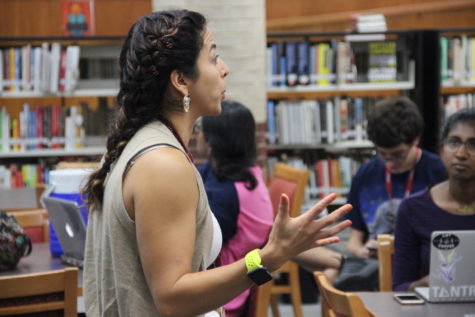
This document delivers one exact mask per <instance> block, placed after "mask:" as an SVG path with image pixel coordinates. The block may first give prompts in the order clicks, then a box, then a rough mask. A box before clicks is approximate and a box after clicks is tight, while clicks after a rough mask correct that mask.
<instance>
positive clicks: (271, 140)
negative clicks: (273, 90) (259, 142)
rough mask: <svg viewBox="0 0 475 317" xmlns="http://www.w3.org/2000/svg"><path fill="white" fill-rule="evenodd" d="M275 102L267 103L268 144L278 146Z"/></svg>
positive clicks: (269, 101)
mask: <svg viewBox="0 0 475 317" xmlns="http://www.w3.org/2000/svg"><path fill="white" fill-rule="evenodd" d="M275 125H276V123H275V101H273V100H268V101H267V142H268V144H276V139H277V135H276V127H275Z"/></svg>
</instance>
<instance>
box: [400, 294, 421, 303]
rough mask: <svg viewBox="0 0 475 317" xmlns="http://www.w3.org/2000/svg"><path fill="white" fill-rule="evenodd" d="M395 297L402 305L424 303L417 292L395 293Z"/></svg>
mask: <svg viewBox="0 0 475 317" xmlns="http://www.w3.org/2000/svg"><path fill="white" fill-rule="evenodd" d="M393 297H394V299H395V300H396V301H397V302H399V304H401V305H420V304H424V300H423V299H422V298H420V297H419V296H418V295H417V294H416V293H394V294H393Z"/></svg>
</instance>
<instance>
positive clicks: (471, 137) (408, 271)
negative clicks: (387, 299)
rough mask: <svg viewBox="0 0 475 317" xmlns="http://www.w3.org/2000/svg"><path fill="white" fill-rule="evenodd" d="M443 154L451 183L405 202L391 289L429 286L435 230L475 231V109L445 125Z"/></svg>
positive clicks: (401, 210) (403, 203)
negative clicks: (432, 238)
mask: <svg viewBox="0 0 475 317" xmlns="http://www.w3.org/2000/svg"><path fill="white" fill-rule="evenodd" d="M441 139H442V142H441V147H440V153H441V157H442V161H443V163H444V165H445V167H446V169H447V173H448V180H446V181H444V182H442V183H439V184H437V185H434V186H432V187H430V188H428V189H425V190H424V191H422V192H419V193H417V194H414V195H412V196H411V197H409V198H408V199H405V200H404V201H403V202H402V203H401V205H400V207H399V211H398V217H397V222H396V232H395V249H394V263H393V288H394V289H395V290H414V289H415V288H416V287H419V286H428V274H429V259H430V255H429V253H430V241H431V240H430V236H431V233H432V232H433V231H436V230H475V109H473V108H472V109H464V110H460V111H459V112H456V113H455V114H453V115H452V116H450V117H449V118H448V120H447V121H446V123H445V125H444V127H443V129H442V135H441Z"/></svg>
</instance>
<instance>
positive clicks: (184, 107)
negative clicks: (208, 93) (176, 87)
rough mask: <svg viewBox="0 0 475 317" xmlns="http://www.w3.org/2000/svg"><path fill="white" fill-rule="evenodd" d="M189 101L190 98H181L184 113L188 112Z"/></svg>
mask: <svg viewBox="0 0 475 317" xmlns="http://www.w3.org/2000/svg"><path fill="white" fill-rule="evenodd" d="M190 101H191V98H190V96H184V97H183V110H185V112H188V111H190Z"/></svg>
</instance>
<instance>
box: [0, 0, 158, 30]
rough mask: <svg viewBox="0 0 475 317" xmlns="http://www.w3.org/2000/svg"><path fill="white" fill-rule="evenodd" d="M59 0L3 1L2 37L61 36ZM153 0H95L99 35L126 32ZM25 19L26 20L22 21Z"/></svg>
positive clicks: (0, 12) (0, 10)
mask: <svg viewBox="0 0 475 317" xmlns="http://www.w3.org/2000/svg"><path fill="white" fill-rule="evenodd" d="M60 2H61V1H60V0H2V1H0V21H2V23H0V36H61V35H62V34H61V10H60ZM151 10H152V4H151V0H134V1H133V4H132V2H131V1H128V0H94V12H95V24H96V35H99V36H110V35H123V36H125V35H127V31H128V29H129V27H130V25H131V24H132V23H133V22H134V21H135V20H137V19H138V18H139V17H140V16H142V15H144V14H147V13H149V12H151ZM21 21H24V23H21Z"/></svg>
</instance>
